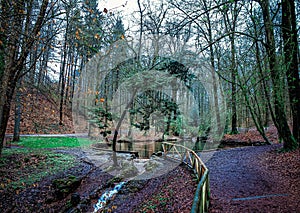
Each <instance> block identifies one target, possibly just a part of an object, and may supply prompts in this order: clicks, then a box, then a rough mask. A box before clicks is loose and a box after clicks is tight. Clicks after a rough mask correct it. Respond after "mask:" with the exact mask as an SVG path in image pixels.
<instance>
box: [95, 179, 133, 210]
mask: <svg viewBox="0 0 300 213" xmlns="http://www.w3.org/2000/svg"><path fill="white" fill-rule="evenodd" d="M126 183H127V182H121V183H119V184H117V185H116V186H115V187H114V188H113V189H112V190H110V191H106V192H105V193H104V194H103V195H102V196H101V197H100V198H99V199H98V202H97V203H96V204H95V205H94V212H97V211H99V210H100V209H102V208H103V207H104V206H105V205H106V203H107V202H108V201H109V200H110V199H111V198H112V196H114V195H115V194H117V193H118V192H119V191H120V189H121V188H122V187H123V186H124V184H126Z"/></svg>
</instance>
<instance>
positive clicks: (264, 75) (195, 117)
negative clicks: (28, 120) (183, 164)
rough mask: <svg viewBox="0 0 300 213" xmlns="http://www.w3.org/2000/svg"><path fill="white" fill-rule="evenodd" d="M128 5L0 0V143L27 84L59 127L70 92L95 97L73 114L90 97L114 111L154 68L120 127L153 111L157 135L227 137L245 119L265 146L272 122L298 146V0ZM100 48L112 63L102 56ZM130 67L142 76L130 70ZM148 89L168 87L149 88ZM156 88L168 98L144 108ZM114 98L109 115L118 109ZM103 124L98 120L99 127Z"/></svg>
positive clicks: (143, 124)
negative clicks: (158, 118) (54, 111)
mask: <svg viewBox="0 0 300 213" xmlns="http://www.w3.org/2000/svg"><path fill="white" fill-rule="evenodd" d="M135 3H136V4H134V5H135V6H132V4H133V3H129V2H123V3H122V2H120V3H119V4H117V6H115V7H113V8H106V7H101V1H100V2H99V3H98V2H97V1H92V0H91V1H79V0H75V1H49V0H45V1H29V2H27V1H1V38H0V45H1V52H0V55H1V78H0V79H1V101H0V109H1V110H0V112H1V122H0V123H1V133H0V134H1V144H3V141H4V136H5V131H6V127H7V123H8V120H9V117H10V116H12V115H10V109H11V106H12V102H14V103H16V104H14V106H15V110H14V113H15V115H14V117H15V119H14V122H15V123H14V126H15V128H14V129H15V130H14V131H15V137H16V139H17V138H18V132H20V122H21V120H22V110H21V108H22V105H23V106H24V105H26V103H21V101H20V97H22V96H26V92H28V91H29V90H30V91H35V92H36V93H42V94H44V95H45V96H48V97H49V99H51V100H53V101H54V102H55V103H56V105H57V107H58V111H59V114H58V116H59V123H58V125H63V122H64V121H63V117H64V114H65V113H66V111H68V110H69V111H70V109H72V107H73V109H74V106H75V105H77V107H78V105H81V104H79V103H76V104H74V103H75V102H76V98H77V101H78V100H79V99H81V100H83V99H84V98H88V97H81V96H80V94H81V95H82V94H83V93H84V94H87V93H90V94H93V95H92V96H93V97H92V96H89V95H85V96H89V98H91V99H94V101H93V100H91V101H90V103H88V104H87V103H85V104H84V105H85V107H84V109H85V110H83V111H84V112H82V110H81V109H79V108H78V109H76V110H75V111H77V112H78V113H79V114H80V113H81V114H84V115H86V114H90V113H91V110H92V109H89V110H88V111H89V112H86V111H87V108H91V107H93V106H97V107H98V106H99V104H102V102H101V100H105V101H104V104H102V105H103V106H102V107H104V108H103V110H104V111H108V110H114V111H116V110H117V109H112V107H111V106H108V105H111V103H112V100H113V96H114V97H115V96H117V95H119V102H122V101H123V102H124V101H125V102H126V101H127V102H130V97H131V96H132V95H133V94H132V93H133V92H134V89H133V87H134V86H132V85H133V84H132V81H135V83H136V85H135V87H136V88H138V87H141V85H143V84H144V82H145V81H147V78H148V77H147V75H153V74H151V73H150V74H147V73H149V72H147V70H148V71H150V70H156V71H157V70H159V71H162V72H164V73H168V74H169V75H170V76H161V77H160V82H157V81H158V80H157V79H156V80H155V79H152V80H153V82H155V83H152V84H153V85H152V88H151V86H147V87H148V88H147V89H145V91H143V94H139V97H138V99H139V101H138V100H132V102H134V103H132V106H128V108H131V109H130V110H131V111H130V112H131V113H130V115H131V116H129V117H131V119H130V118H127V119H126V120H128V122H127V123H128V124H129V123H130V125H129V126H135V127H139V128H140V129H141V130H144V129H145V128H147V126H149V124H147V122H148V123H149V119H150V115H151V114H152V113H153V112H159V113H161V114H163V115H162V117H164V119H165V120H167V121H164V120H163V121H162V123H163V125H164V123H167V124H166V125H167V126H168V127H166V128H168V130H167V131H171V130H170V128H173V129H174V128H175V129H176V128H177V130H176V131H175V130H174V131H175V132H174V133H175V134H177V135H178V134H179V132H181V133H182V132H186V131H188V132H192V133H193V134H194V135H195V136H202V135H201V134H204V133H203V132H207V130H208V129H209V130H211V132H213V131H214V132H215V133H216V132H217V133H218V134H219V135H222V134H224V133H230V134H235V133H238V128H249V127H256V128H257V130H258V132H259V133H260V134H261V136H262V137H263V138H264V140H265V141H266V142H267V143H271V142H270V141H269V140H268V138H267V137H266V134H265V130H266V128H267V127H268V126H270V125H275V127H276V129H277V131H278V136H279V140H280V141H282V142H283V143H284V148H285V149H287V150H293V149H295V148H296V147H297V146H298V145H299V141H300V140H299V137H300V133H299V131H300V128H299V123H300V122H299V120H300V101H299V99H300V92H299V91H300V86H299V53H298V52H299V45H298V29H299V26H298V25H297V23H299V14H298V12H299V7H300V3H299V2H298V1H295V2H294V1H208V2H206V1H199V2H193V1H187V0H183V1H157V2H150V1H137V2H135ZM131 7H133V8H131ZM131 10H132V11H133V12H130V13H128V12H126V11H131ZM118 45H119V47H118ZM109 51H111V52H109ZM114 54H115V55H114ZM118 54H119V55H118ZM120 54H123V55H122V56H120ZM108 55H110V57H113V58H114V59H113V60H111V61H109V60H108V59H105V58H104V57H108ZM122 57H123V58H122ZM121 58H122V59H121ZM107 60H108V61H107ZM122 60H123V61H122ZM105 63H106V64H105ZM104 64H105V66H104ZM97 66H98V67H97ZM99 66H100V68H99ZM87 67H92V68H87ZM88 69H89V70H88ZM91 69H94V71H91ZM107 69H108V70H110V73H108V72H106V71H105V70H107ZM87 70H88V71H87ZM141 72H143V74H139V75H140V77H143V78H140V77H137V76H135V75H137V74H138V73H141ZM125 73H126V74H125ZM91 78H92V79H94V80H95V82H92V81H91ZM130 78H131V80H130ZM136 78H139V79H140V83H138V81H136ZM103 79H104V80H103ZM163 79H164V80H163ZM101 81H102V82H103V81H104V83H102V84H101V83H100V82H101ZM130 81H131V82H130ZM124 82H125V84H123V83H124ZM126 82H127V83H126ZM126 84H127V86H126ZM79 85H80V86H79ZM119 85H123V86H122V88H121V89H120V88H118V87H119ZM124 85H125V86H124ZM128 85H130V86H131V88H129V87H128ZM159 85H172V86H171V87H164V88H163V87H162V88H160V90H157V91H156V90H155V88H154V87H158V86H159ZM24 88H27V90H26V89H24ZM28 88H29V89H28ZM76 88H77V90H76ZM78 88H81V91H79V90H80V89H79V90H78ZM83 88H85V89H83ZM117 89H119V90H118V94H116V93H115V92H116V91H117ZM83 90H85V91H83ZM88 90H89V91H88ZM129 90H131V91H129ZM124 93H126V94H124ZM136 93H140V91H136ZM74 94H75V96H76V95H77V96H78V97H79V99H78V97H75V99H74ZM155 95H156V96H157V95H158V96H161V95H164V96H166V97H167V96H168V98H167V99H168V100H164V102H165V103H164V104H165V105H166V106H161V105H162V103H161V102H162V101H161V100H156V101H155V100H154V102H156V104H157V106H156V107H152V108H149V106H150V105H153V103H151V101H150V98H151V97H152V99H153V98H154V97H153V96H155ZM150 96H151V97H150ZM166 97H165V98H166ZM101 98H102V99H101ZM165 98H163V99H165ZM154 99H155V98H154ZM179 99H180V100H179ZM114 100H115V102H116V103H115V105H119V109H118V111H120V112H121V111H122V109H124V108H126V106H124V103H123V106H122V107H123V108H122V107H121V105H120V103H118V101H116V98H114ZM98 101H99V102H98ZM141 101H142V102H143V101H144V103H141ZM96 102H97V103H96ZM108 102H109V103H108ZM135 103H139V104H135ZM183 103H184V104H183ZM82 104H83V103H82ZM88 105H89V106H88ZM104 105H105V106H104ZM133 105H134V106H133ZM167 105H168V106H167ZM184 105H186V106H184ZM179 106H180V109H179V108H178V107H179ZM109 108H110V109H109ZM147 109H148V112H146V111H147ZM73 111H74V110H73ZM142 111H143V112H142ZM115 114H116V113H115ZM115 116H117V117H118V116H119V117H120V115H115ZM151 116H152V115H151ZM75 117H76V116H75ZM133 117H135V120H133ZM166 117H168V118H166ZM100 120H101V119H100ZM104 120H106V123H105V124H100V123H101V122H100V123H99V124H98V126H99V125H100V126H102V128H105V129H106V126H109V124H108V123H107V118H104ZM129 120H130V121H129ZM180 122H181V123H184V124H180V125H178V124H176V123H180ZM158 123H159V122H158ZM171 123H172V124H171ZM174 123H175V124H174ZM131 124H132V125H131ZM103 126H105V127H103ZM183 126H185V127H186V129H183ZM187 126H189V127H190V128H188V127H187ZM128 128H131V127H128ZM105 131H106V130H105ZM105 131H104V132H105ZM107 131H110V130H107ZM163 131H165V130H163ZM102 132H103V131H102ZM2 147H3V146H2V145H1V147H0V148H1V149H2Z"/></svg>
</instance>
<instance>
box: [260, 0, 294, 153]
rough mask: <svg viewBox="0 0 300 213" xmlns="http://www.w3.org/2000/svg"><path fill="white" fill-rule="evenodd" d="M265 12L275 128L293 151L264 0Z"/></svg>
mask: <svg viewBox="0 0 300 213" xmlns="http://www.w3.org/2000/svg"><path fill="white" fill-rule="evenodd" d="M259 3H260V5H261V8H262V12H263V18H264V25H265V32H266V40H267V44H266V50H267V55H268V59H269V68H270V76H271V80H272V83H273V96H274V110H275V120H274V123H275V126H276V128H277V131H278V134H279V137H280V138H281V139H282V140H283V142H284V149H286V150H293V149H295V148H296V140H295V138H294V137H293V135H292V133H291V131H290V129H289V125H288V122H287V117H286V112H285V109H284V99H283V95H282V90H281V86H280V85H281V84H282V79H281V78H280V74H281V73H280V72H281V70H280V69H279V67H278V64H277V58H276V46H275V38H274V31H273V23H272V20H271V17H270V11H269V7H270V2H269V0H264V1H260V2H259Z"/></svg>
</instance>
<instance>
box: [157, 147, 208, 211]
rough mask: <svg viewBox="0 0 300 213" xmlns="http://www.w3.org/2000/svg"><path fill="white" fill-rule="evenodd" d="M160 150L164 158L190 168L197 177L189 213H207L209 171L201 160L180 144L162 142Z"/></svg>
mask: <svg viewBox="0 0 300 213" xmlns="http://www.w3.org/2000/svg"><path fill="white" fill-rule="evenodd" d="M162 148H163V152H164V156H165V157H168V158H171V159H174V160H178V161H181V162H183V163H185V164H186V165H188V166H189V167H191V168H192V169H193V170H194V172H195V173H196V175H197V181H198V185H197V189H196V193H195V195H194V201H193V205H192V209H191V213H198V212H200V213H202V212H208V206H209V197H210V190H209V170H208V169H207V167H206V166H205V164H204V163H203V161H202V160H201V158H200V157H199V156H198V155H197V154H196V153H195V152H194V151H193V150H191V149H189V148H187V147H185V146H182V145H180V144H174V143H168V142H163V143H162Z"/></svg>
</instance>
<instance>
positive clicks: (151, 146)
mask: <svg viewBox="0 0 300 213" xmlns="http://www.w3.org/2000/svg"><path fill="white" fill-rule="evenodd" d="M175 143H176V144H181V145H183V146H185V147H187V148H189V149H192V150H194V151H196V152H201V151H203V150H210V149H216V148H218V145H219V144H215V143H202V142H192V141H178V142H175ZM161 144H162V143H161V142H155V141H143V142H140V141H133V142H130V143H129V142H126V143H117V150H118V151H135V152H138V154H139V158H142V159H148V158H150V157H151V155H152V154H153V153H157V152H160V151H163V150H162V145H161Z"/></svg>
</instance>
